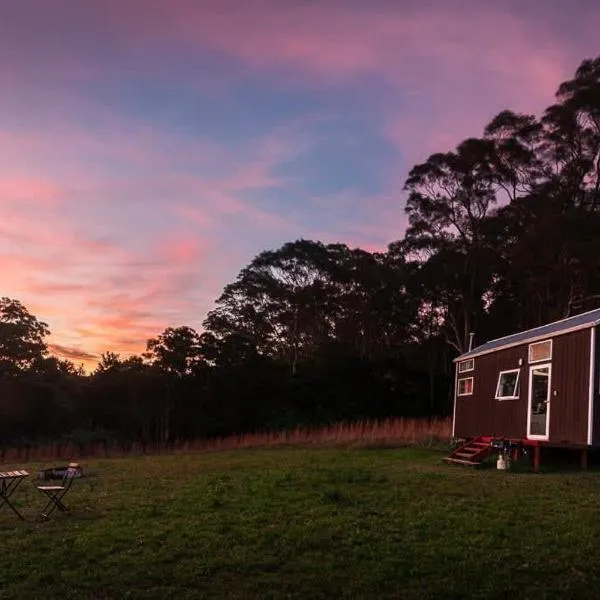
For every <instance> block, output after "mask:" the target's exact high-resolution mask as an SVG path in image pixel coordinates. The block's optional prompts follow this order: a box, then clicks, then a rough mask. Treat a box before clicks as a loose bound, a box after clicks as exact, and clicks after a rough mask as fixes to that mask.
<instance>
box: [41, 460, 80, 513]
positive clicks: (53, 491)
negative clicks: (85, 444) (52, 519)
mask: <svg viewBox="0 0 600 600" xmlns="http://www.w3.org/2000/svg"><path fill="white" fill-rule="evenodd" d="M78 473H79V470H78V466H77V465H69V467H68V468H67V470H66V471H65V474H64V477H63V480H62V483H61V485H38V486H37V489H38V490H40V492H43V493H44V494H46V496H47V497H48V504H46V506H45V507H44V510H43V511H42V518H43V519H47V518H48V517H49V516H50V515H51V514H52V513H53V512H54V510H55V509H56V508H58V509H59V510H61V511H62V512H69V509H68V508H67V507H66V506H65V505H64V504H63V502H62V499H63V498H64V497H65V495H66V494H67V492H68V491H69V490H70V489H71V486H72V485H73V481H74V480H75V478H76V477H77V476H78Z"/></svg>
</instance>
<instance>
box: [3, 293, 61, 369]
mask: <svg viewBox="0 0 600 600" xmlns="http://www.w3.org/2000/svg"><path fill="white" fill-rule="evenodd" d="M49 333H50V331H49V329H48V325H47V324H46V323H44V322H42V321H38V319H37V318H36V317H35V316H34V315H32V314H31V313H30V312H29V311H28V310H27V309H26V308H25V306H23V304H21V302H19V301H18V300H12V299H10V298H1V299H0V374H2V375H5V376H6V375H16V374H18V373H22V372H24V371H26V370H27V369H29V368H31V366H32V365H33V364H34V362H35V361H36V360H37V361H39V360H41V359H42V358H43V357H45V356H46V355H47V353H48V347H47V345H46V343H45V341H44V338H45V337H46V336H47V335H49Z"/></svg>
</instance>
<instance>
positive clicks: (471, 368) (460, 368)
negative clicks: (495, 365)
mask: <svg viewBox="0 0 600 600" xmlns="http://www.w3.org/2000/svg"><path fill="white" fill-rule="evenodd" d="M469 363H470V364H471V366H470V367H467V368H464V369H463V365H468V364H469ZM474 370H475V359H474V358H467V360H463V361H461V362H459V363H458V372H459V373H468V372H469V371H474Z"/></svg>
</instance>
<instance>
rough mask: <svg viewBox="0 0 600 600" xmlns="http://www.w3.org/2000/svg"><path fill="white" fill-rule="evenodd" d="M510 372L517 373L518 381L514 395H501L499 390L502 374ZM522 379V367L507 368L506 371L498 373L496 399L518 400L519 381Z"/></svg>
mask: <svg viewBox="0 0 600 600" xmlns="http://www.w3.org/2000/svg"><path fill="white" fill-rule="evenodd" d="M509 373H516V374H517V381H516V382H515V392H516V395H514V396H499V395H498V392H499V391H500V382H501V381H502V375H508V374H509ZM520 381H521V369H507V370H506V371H500V373H498V381H497V382H496V394H495V395H494V399H495V400H498V401H500V402H502V401H503V400H518V399H519V383H520Z"/></svg>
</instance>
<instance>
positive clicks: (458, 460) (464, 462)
mask: <svg viewBox="0 0 600 600" xmlns="http://www.w3.org/2000/svg"><path fill="white" fill-rule="evenodd" d="M444 460H445V461H446V462H452V463H458V464H460V465H472V466H477V465H480V464H481V463H479V462H473V461H472V460H463V459H462V458H451V457H450V456H447V457H446V458H444Z"/></svg>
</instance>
